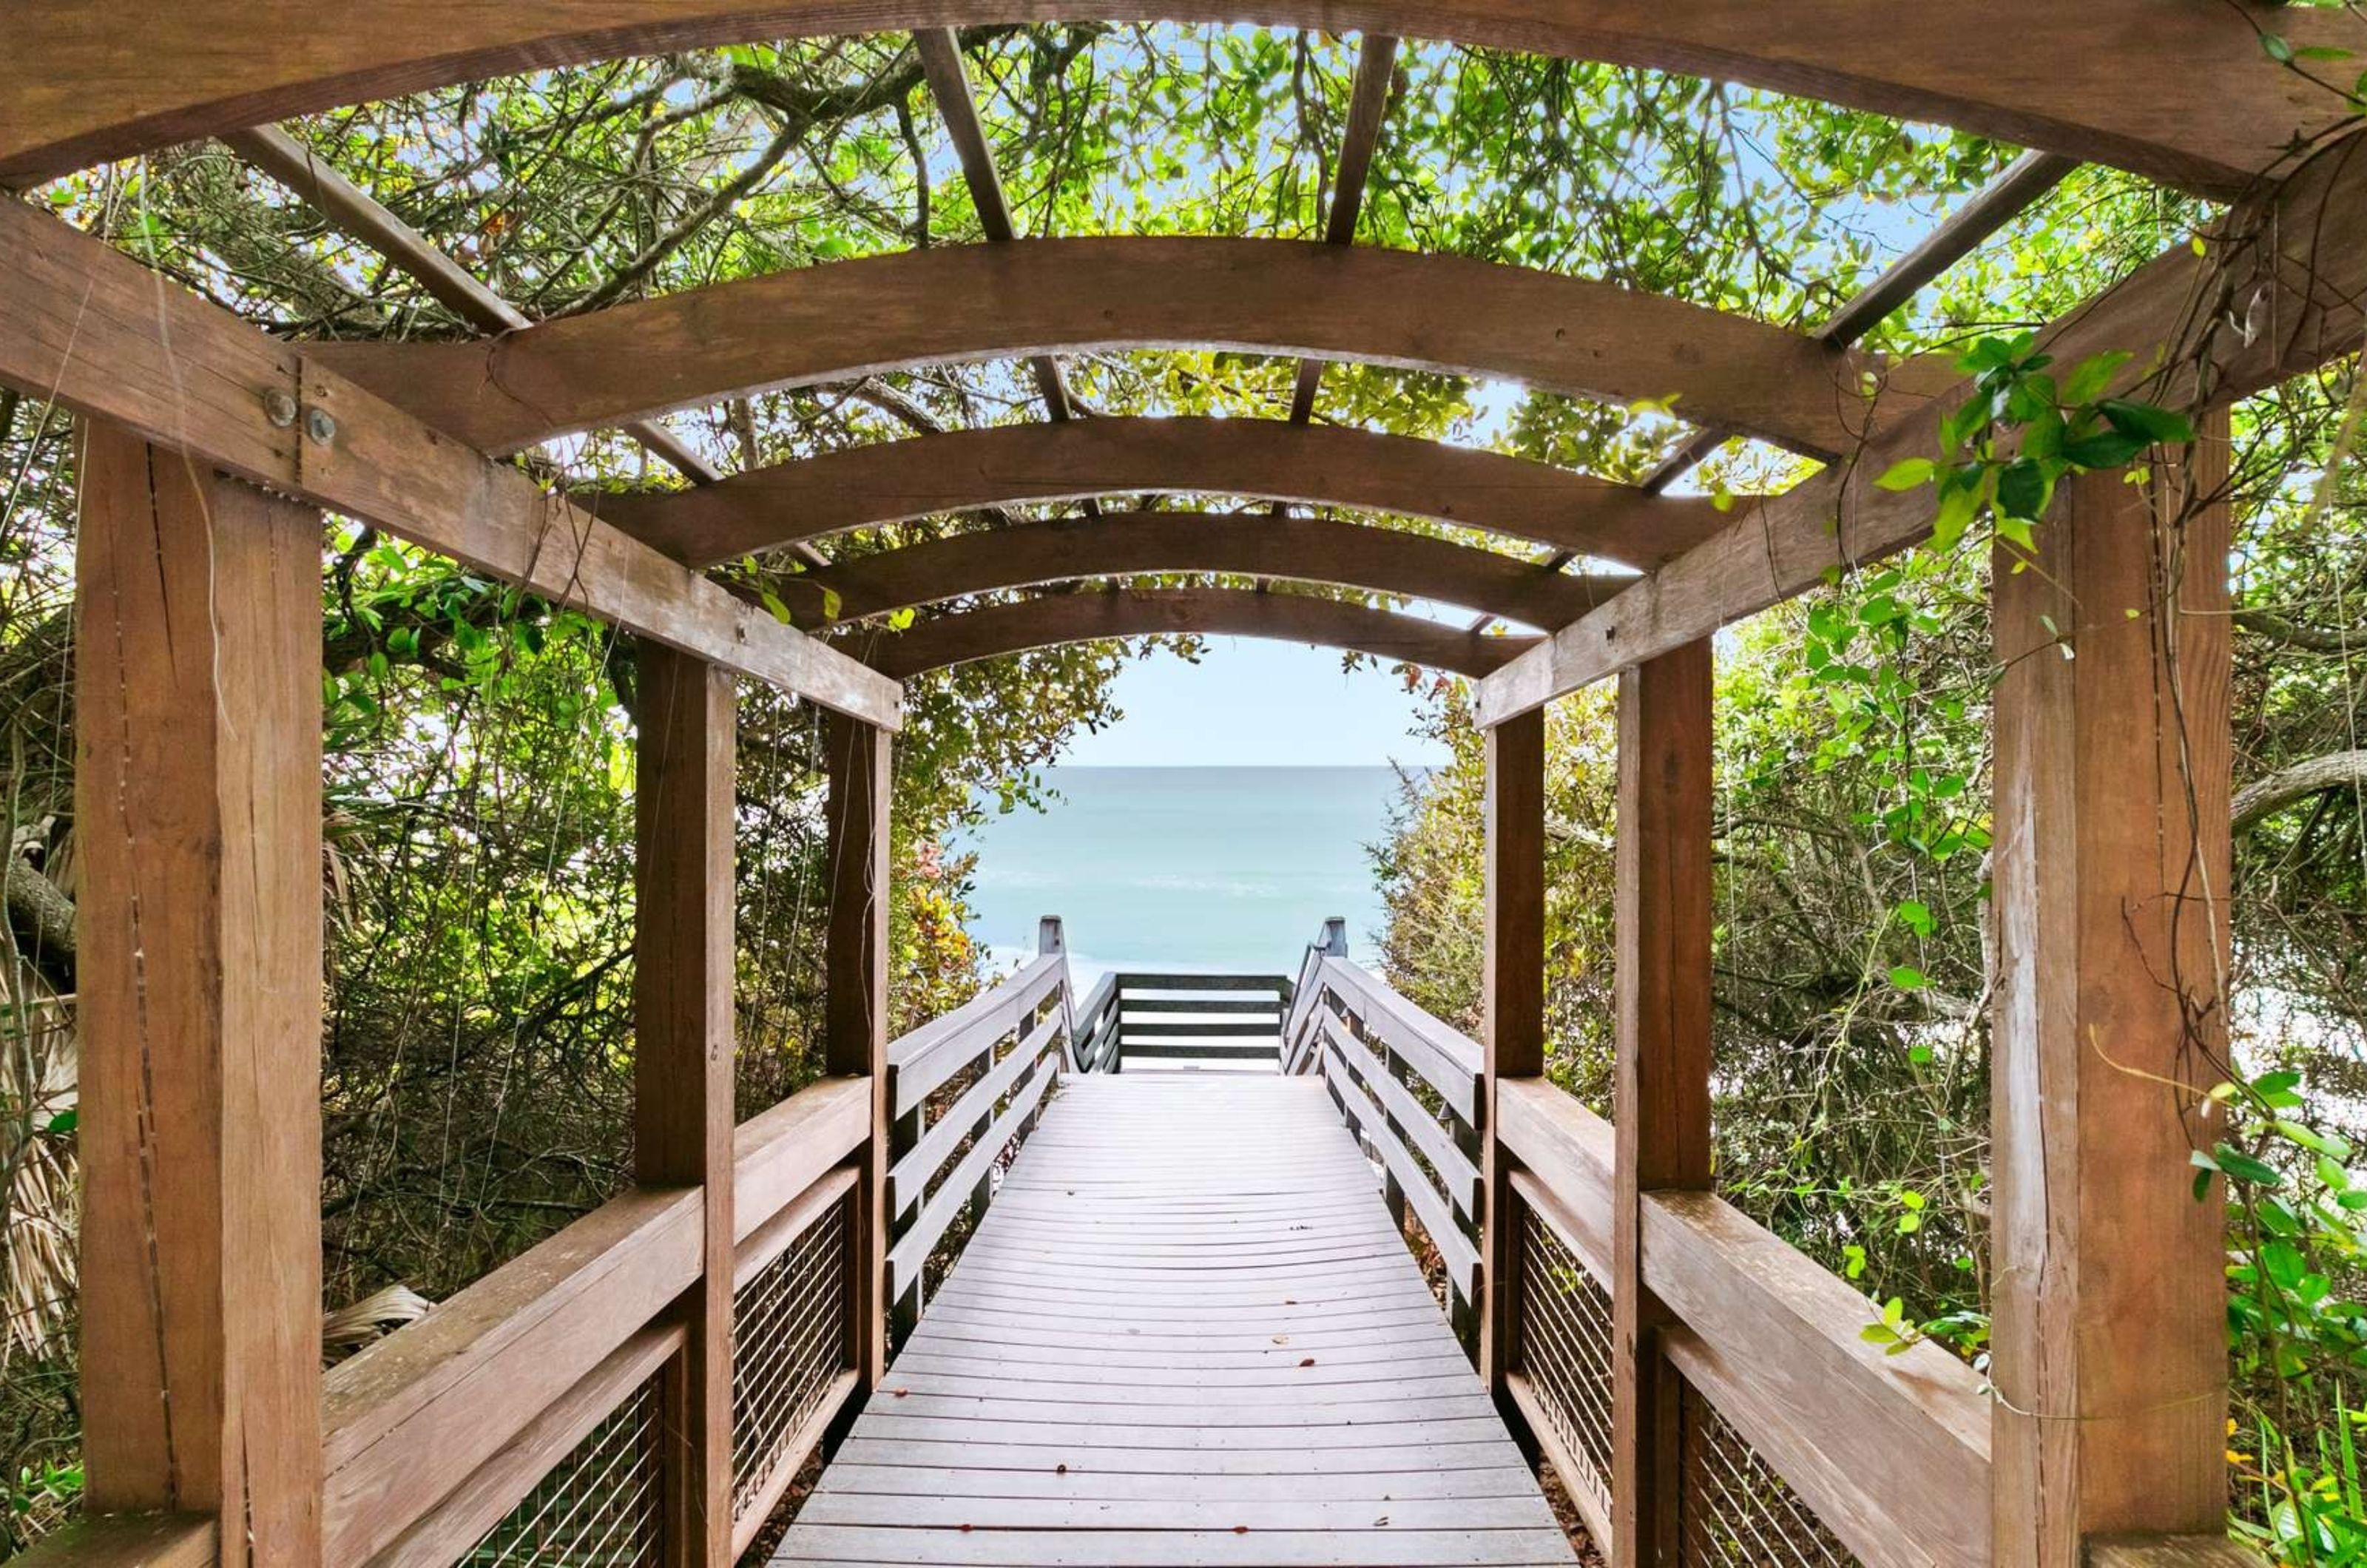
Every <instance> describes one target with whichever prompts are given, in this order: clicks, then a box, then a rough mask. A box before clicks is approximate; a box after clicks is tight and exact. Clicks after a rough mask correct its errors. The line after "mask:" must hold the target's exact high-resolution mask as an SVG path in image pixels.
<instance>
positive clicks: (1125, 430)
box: [577, 419, 1726, 567]
mask: <svg viewBox="0 0 2367 1568" xmlns="http://www.w3.org/2000/svg"><path fill="white" fill-rule="evenodd" d="M1109 495H1238V496H1246V497H1253V498H1255V499H1257V500H1260V501H1290V502H1302V503H1305V504H1308V505H1314V506H1348V507H1355V508H1358V509H1360V510H1363V511H1368V512H1386V513H1395V514H1396V515H1398V516H1401V517H1422V518H1427V519H1429V520H1431V521H1432V522H1435V523H1452V524H1455V525H1460V526H1462V527H1466V528H1478V529H1483V530H1485V531H1486V532H1488V533H1491V534H1501V535H1504V536H1507V537H1509V538H1515V539H1528V540H1532V541H1534V542H1535V543H1537V544H1541V545H1548V546H1551V547H1554V548H1556V549H1560V550H1568V551H1569V552H1571V553H1572V554H1576V555H1584V556H1594V557H1597V558H1601V559H1603V560H1615V561H1619V562H1622V563H1624V564H1625V565H1628V566H1637V567H1648V566H1655V565H1658V564H1659V562H1661V561H1664V560H1667V559H1670V558H1672V557H1675V556H1680V555H1682V554H1683V553H1684V552H1685V551H1687V550H1689V549H1691V548H1693V546H1695V545H1697V544H1699V543H1700V542H1701V541H1702V540H1704V539H1706V538H1708V537H1709V536H1711V535H1713V534H1715V533H1716V532H1717V531H1718V529H1719V528H1720V527H1722V526H1723V525H1725V522H1726V519H1725V517H1724V516H1723V515H1722V514H1721V513H1719V512H1718V511H1717V509H1716V507H1714V506H1712V505H1711V504H1710V502H1708V501H1707V500H1705V499H1702V498H1697V497H1677V496H1658V495H1648V494H1646V493H1645V492H1644V491H1641V490H1638V489H1637V488H1635V487H1633V486H1630V485H1616V484H1612V483H1609V482H1607V481H1605V480H1603V479H1593V478H1591V477H1589V476H1587V475H1585V474H1580V473H1575V472H1573V471H1571V470H1570V469H1568V468H1556V467H1554V466H1553V465H1552V464H1549V463H1533V462H1529V461H1527V460H1525V459H1523V458H1520V457H1505V456H1503V455H1502V454H1501V453H1496V452H1481V451H1476V450H1474V449H1472V448H1470V447H1467V446H1447V445H1446V444H1444V442H1436V441H1418V440H1415V439H1413V438H1412V437H1410V436H1404V435H1381V434H1374V433H1373V432H1370V431H1364V430H1350V429H1346V428H1343V427H1342V426H1339V425H1308V424H1290V423H1285V421H1282V420H1278V419H1088V420H1070V421H1069V422H1067V423H1061V424H1052V423H1035V424H1003V425H994V426H991V427H990V428H987V429H984V430H964V431H957V432H954V433H952V434H946V435H925V436H921V437H918V438H916V439H913V440H908V441H882V442H875V443H873V444H871V445H868V446H853V447H848V448H846V449H844V450H843V451H837V452H831V453H827V454H825V455H823V456H821V457H809V458H805V459H803V460H801V461H798V462H794V463H782V464H778V465H776V466H775V467H773V468H757V469H753V470H752V471H750V472H748V473H744V474H736V475H734V476H733V477H731V478H730V479H725V480H724V481H722V482H721V483H719V484H714V485H708V486H704V487H702V488H700V489H697V490H688V491H668V492H665V493H663V494H657V495H650V494H627V495H591V494H586V495H583V496H580V497H578V498H577V499H578V500H579V501H580V502H582V503H583V505H584V506H585V507H586V508H588V509H590V510H593V511H596V512H597V513H599V514H600V515H601V516H602V517H604V518H606V519H607V520H608V521H609V522H611V523H614V524H616V525H617V526H619V527H621V528H623V529H624V530H625V531H626V532H627V533H629V534H633V535H637V536H640V538H642V539H645V540H647V541H648V542H650V543H651V544H652V545H655V546H656V547H658V548H660V549H662V550H663V551H665V553H666V554H668V555H670V556H673V557H674V558H675V559H677V560H682V561H687V562H689V563H690V564H691V565H694V566H711V565H713V564H714V563H716V562H717V561H723V560H730V559H732V558H736V557H739V556H743V555H750V554H753V553H754V552H756V551H759V550H764V549H770V548H774V547H777V546H781V545H786V544H790V543H793V542H796V541H799V540H807V539H816V538H821V537H822V536H825V535H830V534H838V533H844V532H845V531H846V530H848V529H850V528H867V527H873V526H876V525H879V524H883V523H903V522H910V521H911V520H912V519H913V518H916V517H929V516H934V515H936V514H938V513H946V512H968V511H971V510H974V509H977V508H980V507H987V506H1006V505H1010V504H1012V503H1014V502H1042V501H1082V500H1084V499H1086V498H1088V497H1095V496H1109Z"/></svg>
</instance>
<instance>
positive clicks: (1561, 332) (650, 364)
mask: <svg viewBox="0 0 2367 1568" xmlns="http://www.w3.org/2000/svg"><path fill="white" fill-rule="evenodd" d="M1118 348H1194V349H1200V348H1214V349H1231V350H1237V351H1241V352H1246V353H1252V354H1274V355H1293V356H1302V357H1303V356H1306V355H1314V356H1316V357H1319V358H1324V359H1350V360H1363V361H1365V362H1367V363H1372V364H1379V365H1390V366H1397V367H1402V368H1406V369H1411V370H1429V371H1439V372H1444V373H1447V374H1456V375H1474V376H1496V377H1501V378H1506V379H1509V380H1515V381H1525V382H1529V383H1531V384H1533V385H1535V386H1540V387H1548V388H1551V389H1554V390H1556V391H1561V392H1568V393H1570V394H1573V395H1576V396H1580V397H1601V398H1609V399H1611V400H1614V401H1619V402H1625V401H1628V400H1635V399H1666V398H1674V399H1677V400H1678V402H1677V412H1679V413H1681V414H1682V415H1683V416H1684V417H1686V418H1690V419H1695V420H1699V421H1702V422H1704V423H1710V424H1717V425H1724V426H1726V427H1727V428H1729V429H1734V430H1739V431H1744V432H1747V433H1749V434H1752V435H1759V436H1763V437H1765V438H1766V439H1768V440H1770V441H1773V442H1776V443H1779V444H1781V445H1783V446H1792V447H1796V448H1798V449H1800V450H1803V451H1807V452H1821V453H1828V454H1829V453H1835V452H1841V451H1847V450H1849V449H1851V448H1852V447H1853V446H1856V445H1857V443H1858V440H1859V438H1860V437H1861V436H1862V435H1863V433H1864V430H1865V427H1866V425H1867V423H1868V421H1867V413H1868V409H1867V402H1866V400H1865V397H1864V395H1863V391H1862V389H1861V388H1862V383H1863V379H1864V376H1865V373H1866V372H1868V371H1870V370H1872V369H1874V367H1875V366H1876V364H1877V362H1876V361H1875V360H1874V359H1871V358H1869V357H1867V356H1865V355H1859V354H1856V353H1853V352H1852V351H1849V350H1845V349H1839V348H1834V347H1831V346H1829V344H1824V343H1822V342H1820V341H1818V340H1817V339H1815V338H1811V337H1807V336H1805V335H1803V334H1802V333H1794V332H1787V331H1785V330H1784V329H1783V328H1781V327H1774V326H1770V325H1768V324H1767V323H1765V322H1763V321H1751V320H1749V319H1748V318H1745V317H1741V316H1736V315H1728V314H1726V313H1723V312H1720V311H1717V310H1707V309H1704V307H1702V306H1699V305H1692V304H1687V303H1686V302H1684V301H1683V300H1681V299H1668V298H1665V297H1663V296H1660V295H1656V294H1646V293H1641V292H1638V291H1637V290H1635V289H1631V288H1620V287H1619V286H1618V285H1616V284H1611V283H1601V282H1594V281H1590V280H1587V279H1582V278H1573V277H1563V276H1558V275H1557V274H1554V273H1549V272H1540V271H1536V270H1534V269H1532V268H1528V267H1518V266H1504V265H1499V264H1496V263H1493V262H1482V261H1472V260H1469V259H1467V258H1466V257H1462V256H1448V255H1425V254H1420V253H1418V252H1412V251H1390V250H1381V249H1377V248H1375V247H1371V246H1336V245H1317V244H1308V243H1301V242H1297V241H1290V240H1240V239H1213V238H1173V237H1164V236H1161V237H1153V238H1127V239H1083V240H1023V241H1017V242H1014V243H1011V244H1005V245H946V246H939V247H936V248H934V249H931V250H923V251H906V252H902V253H900V254H892V255H881V256H870V257H866V258H865V259H863V260H859V261H843V262H832V263H829V264H827V265H821V266H810V267H801V268H798V269H797V270H795V271H790V272H782V273H775V274H772V275H770V276H764V277H751V278H744V279H742V280H740V281H738V282H733V283H720V284H717V285H715V286H713V287H711V288H697V289H692V290H690V291H688V292H686V293H682V294H672V295H666V296H663V297H662V298H659V299H644V300H641V301H639V302H637V303H634V304H630V305H618V306H616V307H614V308H612V309H610V310H600V311H596V312H594V313H592V314H589V315H583V316H570V317H563V318H561V319H559V320H556V321H544V322H542V323H541V324H539V325H538V326H532V327H527V328H526V329H525V330H523V331H520V332H515V333H509V334H507V335H506V336H504V337H499V338H494V339H492V340H490V341H487V342H482V343H443V344H402V343H383V344H381V343H355V344H318V345H314V346H312V347H310V348H308V350H307V352H308V353H313V354H317V355H319V356H320V357H321V358H322V359H323V361H324V362H326V363H327V364H330V365H332V366H334V367H336V368H337V369H338V370H340V371H342V372H344V373H345V374H346V375H349V376H351V377H353V378H355V379H356V380H358V381H360V382H361V383H363V384H364V385H365V386H367V387H368V388H369V389H371V390H373V391H375V392H377V393H379V395H380V396H381V397H384V398H387V399H388V400H391V401H393V402H396V403H399V404H401V405H402V406H403V407H404V408H405V409H407V410H408V411H410V412H413V413H414V414H417V415H418V416H419V417H420V418H422V419H425V421H427V423H430V424H433V425H436V426H437V427H438V428H440V429H442V430H445V431H447V432H449V433H450V434H454V435H457V436H459V438H460V439H461V440H463V441H465V442H467V443H468V444H469V445H470V446H476V447H479V448H481V449H482V450H485V451H489V452H503V451H510V450H514V449H515V448H517V447H520V446H530V445H532V444H533V443H535V442H537V441H541V440H546V439H548V438H549V437H551V436H555V435H561V434H567V433H569V432H572V431H579V430H589V429H593V428H595V427H596V426H603V425H615V424H621V423H625V422H627V421H628V420H632V419H638V418H641V417H643V416H648V415H655V414H659V413H663V412H666V411H668V410H671V409H678V408H684V407H687V406H691V405H696V404H702V403H712V402H717V401H720V400H723V399H725V398H730V397H738V396H741V395H743V394H747V393H752V392H757V391H761V390H764V389H768V388H775V387H799V386H811V385H814V384H816V383H818V382H824V381H843V380H847V379H850V378H854V377H857V376H862V375H866V374H869V373H870V372H873V371H878V370H891V369H898V368H901V367H909V366H915V365H927V364H933V363H946V362H955V363H958V362H963V361H975V360H980V359H996V358H1005V357H1022V356H1025V355H1037V354H1045V353H1079V352H1087V351H1092V350H1096V349H1118ZM1912 368H1914V367H1910V370H1911V369H1912ZM1934 374H1936V375H1937V376H1938V377H1939V378H1942V379H1943V380H1948V381H1953V380H1954V370H1953V369H1948V368H1946V367H1940V368H1938V369H1937V370H1936V372H1934ZM1934 374H1923V375H1920V376H1918V375H1915V374H1911V373H1910V374H1903V375H1902V376H1900V377H1899V378H1898V379H1899V380H1900V381H1901V383H1902V385H1901V387H1900V388H1898V389H1894V390H1893V391H1892V392H1891V393H1890V394H1889V395H1888V396H1887V397H1886V407H1891V408H1896V407H1900V406H1906V405H1914V406H1920V400H1918V399H1916V398H1915V397H1914V396H1912V395H1911V393H1910V392H1909V391H1908V387H1909V386H1911V385H1912V384H1913V383H1915V382H1918V381H1920V382H1921V383H1922V384H1923V385H1924V386H1925V387H1926V388H1927V389H1928V388H1929V387H1930V385H1931V383H1932V381H1933V379H1934Z"/></svg>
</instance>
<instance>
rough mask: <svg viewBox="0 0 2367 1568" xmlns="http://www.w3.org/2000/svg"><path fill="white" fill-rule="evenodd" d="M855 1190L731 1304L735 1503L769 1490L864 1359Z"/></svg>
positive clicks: (743, 1505)
mask: <svg viewBox="0 0 2367 1568" xmlns="http://www.w3.org/2000/svg"><path fill="white" fill-rule="evenodd" d="M853 1204H854V1195H853V1193H852V1192H850V1193H849V1194H848V1195H847V1196H845V1197H844V1198H842V1199H840V1200H839V1201H837V1202H835V1203H832V1204H831V1205H830V1207H828V1208H827V1209H824V1210H823V1211H822V1212H821V1213H819V1214H816V1215H815V1216H814V1219H813V1223H812V1224H810V1225H808V1226H807V1227H806V1228H805V1230H804V1231H802V1232H801V1233H799V1235H798V1238H797V1239H796V1240H795V1241H793V1242H791V1243H790V1244H789V1245H788V1246H787V1247H786V1248H785V1249H784V1250H783V1251H782V1253H781V1255H780V1256H779V1257H778V1258H774V1259H773V1260H772V1261H771V1262H770V1263H767V1264H766V1265H764V1268H763V1269H760V1270H758V1272H757V1273H756V1275H755V1276H754V1277H753V1279H751V1280H749V1281H748V1282H747V1283H746V1284H745V1285H743V1286H742V1287H741V1288H740V1292H739V1294H738V1295H737V1297H736V1298H735V1299H734V1300H733V1302H732V1303H731V1461H732V1462H731V1471H732V1485H731V1510H732V1513H733V1515H734V1516H735V1517H736V1516H738V1515H740V1514H742V1513H743V1512H745V1511H746V1509H747V1508H748V1507H749V1506H750V1505H751V1504H752V1503H753V1502H754V1500H755V1499H756V1498H757V1497H759V1496H760V1495H763V1494H764V1491H765V1488H766V1484H767V1483H769V1482H771V1481H772V1480H773V1479H774V1477H775V1476H776V1474H777V1473H778V1472H779V1470H780V1467H781V1466H782V1465H784V1464H794V1463H796V1462H797V1461H798V1460H799V1459H800V1458H802V1457H803V1456H802V1455H801V1454H798V1453H797V1452H794V1451H792V1445H793V1444H794V1443H795V1441H796V1439H797V1437H798V1433H800V1432H802V1431H803V1430H805V1428H806V1427H807V1426H808V1425H809V1424H810V1422H811V1421H812V1420H813V1418H814V1416H815V1414H816V1413H817V1412H818V1411H820V1410H821V1405H822V1403H823V1401H824V1400H826V1399H827V1398H828V1397H829V1395H830V1390H831V1386H832V1384H833V1383H834V1382H837V1380H838V1376H839V1374H840V1373H841V1372H844V1371H846V1370H847V1369H849V1368H851V1367H852V1366H854V1364H855V1341H854V1334H853V1330H854V1324H853V1322H852V1320H851V1318H850V1317H849V1314H848V1311H847V1307H848V1302H849V1293H848V1291H847V1283H848V1281H847V1272H846V1259H847V1249H848V1245H849V1235H848V1230H849V1226H850V1225H851V1224H852V1223H853V1221H852V1217H851V1212H852V1208H853Z"/></svg>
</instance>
